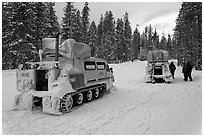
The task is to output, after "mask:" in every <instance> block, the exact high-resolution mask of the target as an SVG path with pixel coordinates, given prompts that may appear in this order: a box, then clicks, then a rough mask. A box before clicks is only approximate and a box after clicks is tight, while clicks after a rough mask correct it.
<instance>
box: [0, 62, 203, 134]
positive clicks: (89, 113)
mask: <svg viewBox="0 0 204 137" xmlns="http://www.w3.org/2000/svg"><path fill="white" fill-rule="evenodd" d="M145 65H146V62H142V61H137V62H133V63H132V62H128V63H122V64H111V65H110V66H111V67H112V68H113V71H114V75H115V80H116V81H115V83H114V86H115V87H116V88H117V90H115V91H112V93H110V94H105V95H104V97H103V98H102V99H99V100H96V101H94V102H91V103H87V104H84V105H83V106H81V107H80V108H78V109H76V110H74V111H73V112H71V113H67V114H64V115H62V116H55V115H49V114H44V113H43V112H42V111H41V110H34V111H32V112H31V111H26V110H20V111H13V110H12V109H13V101H14V97H15V95H16V94H17V91H16V81H15V80H16V79H15V71H3V73H2V103H3V106H2V132H3V134H11V135H13V134H29V135H35V134H47V135H49V134H52V135H53V134H54V135H59V134H61V135H76V134H77V135H81V134H82V135H89V134H91V135H93V134H94V135H143V134H148V135H154V134H158V135H174V134H178V135H181V134H182V135H185V134H201V133H202V132H201V129H202V82H201V81H202V72H201V71H195V70H193V82H190V81H187V82H184V81H183V76H182V73H181V68H180V67H179V68H177V70H176V75H175V79H174V80H173V83H172V84H165V83H157V84H149V83H148V84H147V83H145V82H144V76H145Z"/></svg>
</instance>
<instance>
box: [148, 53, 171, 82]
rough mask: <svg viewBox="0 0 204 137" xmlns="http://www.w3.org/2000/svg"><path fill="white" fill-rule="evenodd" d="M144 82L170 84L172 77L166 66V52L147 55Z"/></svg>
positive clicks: (167, 65)
mask: <svg viewBox="0 0 204 137" xmlns="http://www.w3.org/2000/svg"><path fill="white" fill-rule="evenodd" d="M145 79H146V82H147V83H155V82H162V81H163V82H166V83H171V82H172V76H171V73H170V70H169V64H168V51H166V50H155V51H149V52H148V55H147V66H146V77H145Z"/></svg>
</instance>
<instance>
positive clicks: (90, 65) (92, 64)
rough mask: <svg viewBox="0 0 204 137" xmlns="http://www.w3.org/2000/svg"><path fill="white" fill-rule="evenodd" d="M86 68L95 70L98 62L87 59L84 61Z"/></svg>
mask: <svg viewBox="0 0 204 137" xmlns="http://www.w3.org/2000/svg"><path fill="white" fill-rule="evenodd" d="M84 68H85V70H95V69H96V64H95V62H93V61H86V62H84Z"/></svg>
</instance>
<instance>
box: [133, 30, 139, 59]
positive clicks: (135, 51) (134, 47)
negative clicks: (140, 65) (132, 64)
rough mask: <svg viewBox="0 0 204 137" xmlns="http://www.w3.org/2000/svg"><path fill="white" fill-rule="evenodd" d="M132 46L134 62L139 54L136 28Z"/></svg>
mask: <svg viewBox="0 0 204 137" xmlns="http://www.w3.org/2000/svg"><path fill="white" fill-rule="evenodd" d="M132 46H133V60H135V59H138V55H139V52H140V32H139V30H138V29H137V27H136V29H135V30H134V33H133V40H132Z"/></svg>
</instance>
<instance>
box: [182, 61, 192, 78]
mask: <svg viewBox="0 0 204 137" xmlns="http://www.w3.org/2000/svg"><path fill="white" fill-rule="evenodd" d="M192 69H193V66H192V65H191V63H190V61H187V62H186V63H185V62H184V63H183V69H182V73H183V75H184V80H185V81H187V80H188V78H189V79H190V81H193V79H192V76H191V72H192Z"/></svg>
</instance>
